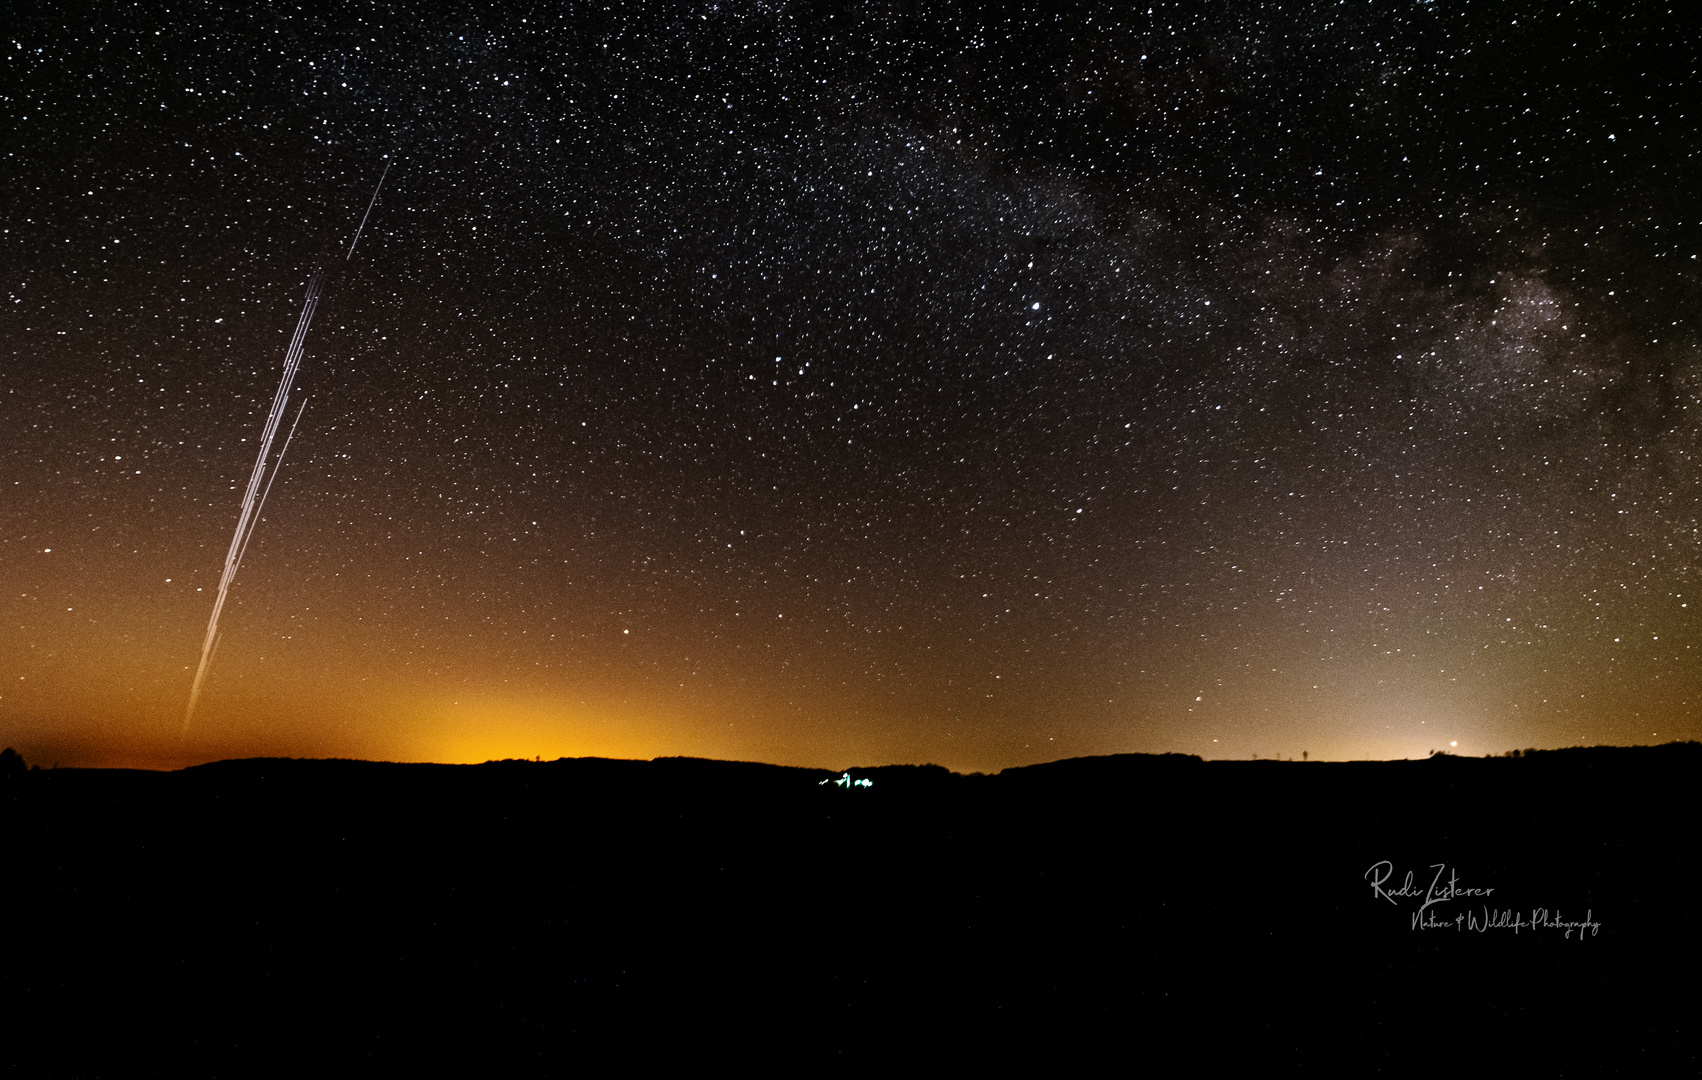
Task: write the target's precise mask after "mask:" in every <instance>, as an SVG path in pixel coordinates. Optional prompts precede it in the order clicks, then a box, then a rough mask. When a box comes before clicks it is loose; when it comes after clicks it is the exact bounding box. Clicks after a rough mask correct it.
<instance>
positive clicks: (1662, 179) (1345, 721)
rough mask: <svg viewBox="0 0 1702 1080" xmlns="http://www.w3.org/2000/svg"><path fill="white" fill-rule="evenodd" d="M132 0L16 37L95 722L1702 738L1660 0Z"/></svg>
mask: <svg viewBox="0 0 1702 1080" xmlns="http://www.w3.org/2000/svg"><path fill="white" fill-rule="evenodd" d="M91 11H92V13H93V14H92V19H93V22H92V23H91V24H90V25H87V26H81V27H76V26H67V25H65V24H63V23H62V22H61V21H60V18H59V16H57V15H54V16H52V17H49V16H48V15H46V14H39V13H38V14H28V15H22V16H20V18H19V20H18V22H17V25H15V26H14V27H12V28H11V30H10V34H11V40H12V47H10V48H8V49H7V50H6V55H5V58H4V63H5V65H6V79H7V83H8V85H9V86H11V87H12V88H13V90H12V91H11V92H10V93H9V95H8V97H7V98H6V99H5V101H4V102H0V115H3V116H4V117H5V121H6V123H7V125H8V128H9V129H10V130H12V131H15V132H18V133H19V134H18V137H17V138H15V139H14V140H13V144H12V146H11V147H10V148H9V149H8V151H7V153H8V155H9V156H8V158H7V165H6V172H7V174H8V181H7V184H6V187H5V198H6V214H5V218H6V232H5V234H4V236H3V237H0V245H3V250H4V257H3V258H0V263H3V264H4V265H5V266H6V267H7V271H6V274H7V278H6V290H7V296H6V306H5V309H4V311H3V313H0V357H4V361H3V362H4V365H5V373H6V378H5V380H4V386H3V389H0V431H4V433H5V439H4V440H3V442H0V468H3V473H0V526H3V529H0V566H3V567H4V574H3V575H0V577H3V578H4V595H3V596H0V742H3V743H5V744H7V745H15V746H17V747H19V748H20V749H21V750H23V751H24V753H25V755H26V757H27V758H28V759H29V760H31V761H58V762H60V763H63V764H106V765H118V764H136V765H154V766H164V765H179V764H186V763H189V762H193V761H203V760H209V759H213V758H221V757H236V756H253V755H292V756H315V757H323V756H357V757H371V758H390V759H402V760H439V761H477V760H484V759H487V758H492V757H509V756H515V757H522V756H523V757H532V756H545V757H556V756H561V755H568V756H578V755H591V754H595V755H608V756H622V757H651V756H658V755H669V754H688V755H699V756H709V757H722V758H743V759H757V760H766V761H773V762H780V763H787V764H804V765H818V766H827V767H834V766H840V765H849V764H855V763H865V764H874V763H887V762H905V761H909V762H922V761H934V762H939V763H941V764H944V765H947V766H950V767H952V768H956V769H960V770H968V769H996V768H1000V767H1004V766H1008V765H1014V764H1021V763H1026V762H1032V761H1040V760H1050V759H1055V758H1060V757H1068V756H1075V755H1082V754H1099V753H1116V752H1125V751H1146V752H1163V751H1179V752H1184V753H1194V754H1200V755H1202V756H1205V757H1246V756H1249V755H1252V754H1258V755H1259V756H1261V757H1265V756H1279V755H1280V756H1283V757H1287V756H1291V755H1292V756H1294V757H1299V756H1300V754H1301V752H1302V751H1303V750H1304V751H1307V752H1308V753H1310V755H1311V756H1312V757H1313V758H1343V757H1402V756H1421V755H1423V754H1425V753H1427V752H1428V751H1429V750H1431V749H1439V748H1447V747H1452V748H1453V749H1455V750H1456V752H1459V753H1470V754H1482V753H1490V752H1499V751H1502V750H1505V749H1509V748H1513V747H1525V746H1560V745H1571V744H1577V743H1598V742H1607V743H1646V742H1665V741H1668V740H1670V739H1686V738H1697V737H1699V736H1702V724H1699V723H1698V721H1697V715H1698V710H1697V703H1698V701H1699V695H1702V685H1699V683H1702V676H1699V674H1698V663H1697V655H1696V654H1697V649H1696V645H1697V641H1698V638H1697V621H1696V615H1695V613H1694V612H1693V610H1692V608H1691V607H1690V604H1691V602H1692V600H1693V599H1694V596H1693V594H1692V590H1693V589H1694V588H1696V582H1695V578H1696V573H1695V571H1696V560H1697V555H1698V544H1699V542H1702V534H1699V531H1698V495H1699V493H1702V490H1699V479H1698V469H1697V458H1696V455H1697V452H1698V436H1699V434H1702V365H1699V354H1698V341H1697V335H1696V329H1695V324H1694V322H1693V321H1692V314H1691V313H1692V312H1693V311H1694V310H1695V309H1696V307H1697V301H1698V300H1699V299H1702V288H1699V277H1698V275H1699V272H1702V263H1699V261H1698V260H1697V254H1698V253H1699V252H1702V229H1699V228H1698V221H1699V220H1702V202H1699V197H1698V195H1697V193H1698V192H1702V183H1699V182H1698V181H1699V180H1702V178H1699V177H1697V176H1696V168H1697V165H1696V162H1697V161H1698V160H1702V158H1698V156H1697V151H1698V146H1697V142H1698V138H1697V135H1696V123H1695V117H1694V115H1693V114H1694V113H1695V101H1696V100H1698V99H1699V98H1698V93H1697V91H1698V87H1697V85H1696V84H1697V79H1696V71H1695V49H1694V46H1693V45H1691V44H1687V43H1686V41H1687V36H1686V35H1684V34H1682V33H1677V32H1675V30H1676V28H1675V27H1673V26H1671V25H1669V16H1667V15H1665V14H1664V11H1663V9H1661V8H1660V7H1658V6H1656V5H1640V4H1631V5H1628V6H1622V7H1617V8H1615V9H1614V12H1613V16H1612V20H1611V21H1602V22H1601V23H1600V24H1596V23H1591V22H1589V21H1588V20H1589V19H1590V18H1591V16H1588V15H1580V14H1572V13H1565V14H1556V13H1554V12H1552V11H1550V10H1548V9H1547V8H1543V7H1538V6H1534V5H1524V6H1521V5H1518V4H1512V5H1504V6H1499V7H1495V8H1494V10H1493V11H1490V10H1489V9H1488V7H1486V6H1484V5H1473V6H1470V7H1461V6H1459V5H1449V4H1442V3H1437V4H1409V3H1399V4H1397V3H1373V4H1362V5H1358V6H1356V7H1355V8H1354V9H1353V10H1352V11H1347V10H1346V9H1343V8H1341V7H1340V6H1338V5H1333V4H1330V5H1306V4H1293V5H1282V6H1270V7H1260V6H1257V5H1244V6H1242V7H1241V8H1237V9H1235V10H1233V11H1228V10H1225V9H1223V8H1221V7H1216V8H1209V9H1208V8H1206V7H1204V6H1202V5H1194V4H1188V5H1168V6H1167V5H1155V6H1154V7H1153V8H1152V10H1151V11H1150V12H1147V13H1144V14H1129V13H1127V12H1126V11H1125V9H1124V6H1121V5H1115V6H1106V7H1103V8H1099V7H1093V6H1086V7H1081V8H1077V9H1075V10H1074V11H1073V12H1072V13H1069V14H1058V13H1057V9H1056V5H1040V4H1035V5H1029V6H1020V5H1009V6H1005V7H998V8H984V7H982V6H979V5H978V6H974V7H970V6H961V7H960V6H953V5H907V4H897V3H895V4H891V5H880V4H873V5H866V6H857V5H851V6H844V5H788V6H780V5H763V4H739V3H734V4H725V3H722V4H707V3H702V4H689V3H684V4H677V5H632V6H620V5H616V6H615V7H613V8H608V9H606V8H604V7H603V6H601V5H590V6H585V5H571V4H570V5H565V6H563V5H548V6H542V7H539V8H537V9H535V10H530V11H529V10H527V9H525V8H524V7H523V6H512V5H511V6H507V7H505V8H503V9H501V10H486V9H479V8H472V7H468V8H456V7H450V6H446V5H445V6H434V5H419V4H396V5H358V4H357V5H350V6H347V7H346V8H340V9H338V11H337V12H336V13H334V14H328V15H322V16H313V17H309V16H307V15H302V14H297V13H290V12H284V13H282V14H278V13H274V12H272V11H270V9H267V10H262V9H258V8H252V9H251V8H249V7H245V6H240V5H230V6H228V7H227V8H225V9H222V10H221V9H218V8H203V9H198V10H196V11H195V12H192V13H184V12H178V11H176V10H168V9H165V8H163V7H161V8H156V9H151V10H143V9H138V8H134V7H129V6H123V7H121V6H117V5H99V4H97V5H95V6H94V7H93V8H92V9H91ZM1603 19H1604V20H1605V19H1606V17H1605V16H1604V17H1603ZM387 162H388V163H391V171H390V174H389V178H388V180H387V182H386V187H385V191H384V194H383V197H382V198H381V199H380V201H379V203H378V205H377V207H376V208H375V209H374V211H373V215H372V218H371V220H370V222H369V223H368V225H367V227H366V232H365V234H364V236H363V239H362V240H361V247H360V249H358V250H357V252H356V254H355V256H354V258H353V259H352V260H351V261H348V262H343V261H342V255H341V251H340V248H341V247H343V246H346V244H347V242H348V240H349V237H350V235H351V234H352V232H353V229H354V226H355V224H356V223H357V222H358V221H359V219H360V216H361V213H362V211H363V209H364V208H365V205H366V200H367V198H368V196H369V195H370V193H371V190H372V185H373V184H374V182H375V181H376V180H377V178H378V175H379V173H380V171H381V170H382V169H383V168H384V167H385V164H386V163H387ZM318 265H325V266H327V267H329V268H330V276H329V278H328V279H327V283H326V286H325V299H324V300H323V302H322V303H321V305H320V309H319V313H318V316H317V318H316V320H315V323H314V327H313V329H312V331H311V333H310V335H309V338H308V341H307V348H306V355H305V360H304V362H303V365H302V368H301V375H300V379H299V383H298V386H299V391H298V398H297V400H300V395H301V394H306V395H308V404H307V408H306V412H305V415H304V418H303V420H302V424H301V428H300V430H299V432H298V433H297V435H296V439H295V442H294V443H293V444H292V446H291V448H290V451H289V457H288V458H287V459H286V460H285V463H284V465H283V466H282V469H281V471H280V473H279V479H278V481H277V486H276V488H275V490H273V492H272V494H271V497H270V501H269V502H268V503H267V506H266V510H265V513H264V520H263V521H261V523H260V524H259V527H258V529H257V531H256V533H255V537H254V541H253V545H252V547H251V548H250V550H249V552H248V556H247V559H246V561H245V563H244V566H243V569H242V572H241V575H240V576H239V577H238V579H237V583H236V586H235V588H234V589H233V591H232V593H231V600H230V602H229V604H228V606H227V607H226V609H225V612H224V616H223V619H222V621H221V628H222V630H223V632H224V638H223V643H222V644H221V646H220V649H219V652H218V654H217V657H216V659H215V662H214V664H213V667H212V670H211V674H210V676H209V679H208V682H207V687H206V690H205V693H204V695H203V697H202V700H201V704H200V706H199V710H198V712H197V715H196V719H195V722H194V724H193V726H192V727H191V729H190V731H189V734H188V735H187V737H183V736H180V731H181V728H182V721H183V712H184V706H185V701H186V699H187V696H188V693H189V685H190V680H191V678H192V676H193V669H194V665H195V663H196V660H197V658H198V655H199V648H200V644H201V638H202V635H203V634H204V632H205V629H206V624H207V618H208V615H209V612H210V610H211V604H212V593H213V591H214V587H215V586H216V584H217V581H218V575H219V571H220V565H221V561H222V559H223V557H224V552H225V547H226V545H227V544H228V543H229V541H230V535H231V529H232V527H233V525H234V522H235V520H236V514H237V509H238V502H239V500H240V497H241V487H242V485H244V484H245V483H246V481H247V478H248V472H249V469H250V468H251V467H252V464H253V454H254V448H255V441H256V439H257V437H258V435H259V431H260V426H261V422H262V419H263V417H264V414H265V410H266V409H267V407H268V404H269V402H270V400H271V394H272V391H273V389H274V387H275V386H276V383H277V379H278V373H279V371H280V370H281V368H282V363H283V355H284V349H285V345H286V344H287V341H288V338H289V334H290V333H291V331H292V330H293V328H294V325H295V320H296V317H297V314H298V311H299V307H300V304H301V301H302V295H303V290H304V288H305V286H306V282H307V279H308V276H309V275H310V274H311V272H312V270H313V268H314V267H315V266H318ZM1455 744H1457V745H1455Z"/></svg>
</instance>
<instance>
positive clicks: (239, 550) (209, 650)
mask: <svg viewBox="0 0 1702 1080" xmlns="http://www.w3.org/2000/svg"><path fill="white" fill-rule="evenodd" d="M324 281H325V271H324V270H322V269H321V270H315V271H314V272H313V277H312V278H310V279H309V280H308V283H307V298H306V301H305V302H304V303H303V304H302V308H301V318H300V319H298V320H297V321H296V327H295V336H294V337H292V338H291V339H290V346H289V349H288V350H287V351H286V352H285V353H284V375H283V378H282V379H280V380H279V381H278V390H277V392H276V393H275V394H273V395H272V409H271V411H270V412H268V413H267V414H266V426H265V427H264V428H263V429H261V432H260V454H259V456H258V457H256V458H255V459H254V471H253V473H251V474H250V475H249V477H248V488H247V490H245V491H244V492H243V495H242V512H241V513H240V514H238V515H237V519H236V532H235V533H234V534H233V535H232V536H231V540H230V550H229V551H227V552H226V553H225V568H224V573H222V574H221V575H220V576H219V594H218V596H217V598H215V599H214V601H213V615H212V618H210V619H208V620H207V637H206V640H205V641H203V642H202V643H201V663H200V666H199V667H197V668H196V669H195V682H194V685H192V686H191V687H190V690H189V706H188V708H187V709H185V710H184V713H183V734H185V735H188V734H189V724H190V722H191V721H192V720H194V719H195V705H196V703H197V702H198V701H199V700H200V698H201V687H202V685H203V684H204V683H205V682H206V679H207V671H208V669H209V668H211V667H212V662H213V649H214V646H216V645H217V643H218V639H219V615H220V614H221V613H222V612H223V611H224V608H225V598H226V596H227V595H229V593H230V586H231V582H232V581H234V580H236V571H237V567H239V566H240V565H242V557H243V555H244V554H245V553H246V552H247V551H248V541H249V539H250V537H252V536H253V534H254V526H255V525H257V524H258V523H259V520H260V513H259V511H260V506H261V504H263V503H264V502H265V501H266V496H267V495H270V494H271V493H272V481H273V480H276V479H277V475H278V466H279V465H280V464H282V462H283V460H284V455H283V453H279V454H278V457H277V460H275V461H272V462H270V464H268V459H269V458H271V456H272V440H273V439H274V438H276V437H277V434H278V425H279V423H280V422H281V421H282V420H283V418H284V409H285V406H287V405H288V404H289V399H290V389H291V387H293V386H294V384H295V376H296V371H297V370H298V369H299V368H300V367H301V356H302V351H303V346H304V344H305V343H306V341H307V330H308V327H310V326H312V325H313V312H314V309H316V308H317V307H318V306H319V291H320V288H321V287H322V286H323V284H324ZM306 407H307V403H306V402H305V401H304V402H302V409H306ZM295 422H296V424H300V423H301V411H300V410H298V411H297V412H296V418H295ZM294 437H295V425H293V424H292V425H291V426H290V433H289V435H288V436H286V437H285V439H284V447H283V448H284V450H286V451H287V450H288V449H289V444H290V440H291V439H293V438H294ZM262 481H264V482H265V484H266V486H265V489H264V490H262V489H261V486H260V485H261V482H262Z"/></svg>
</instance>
